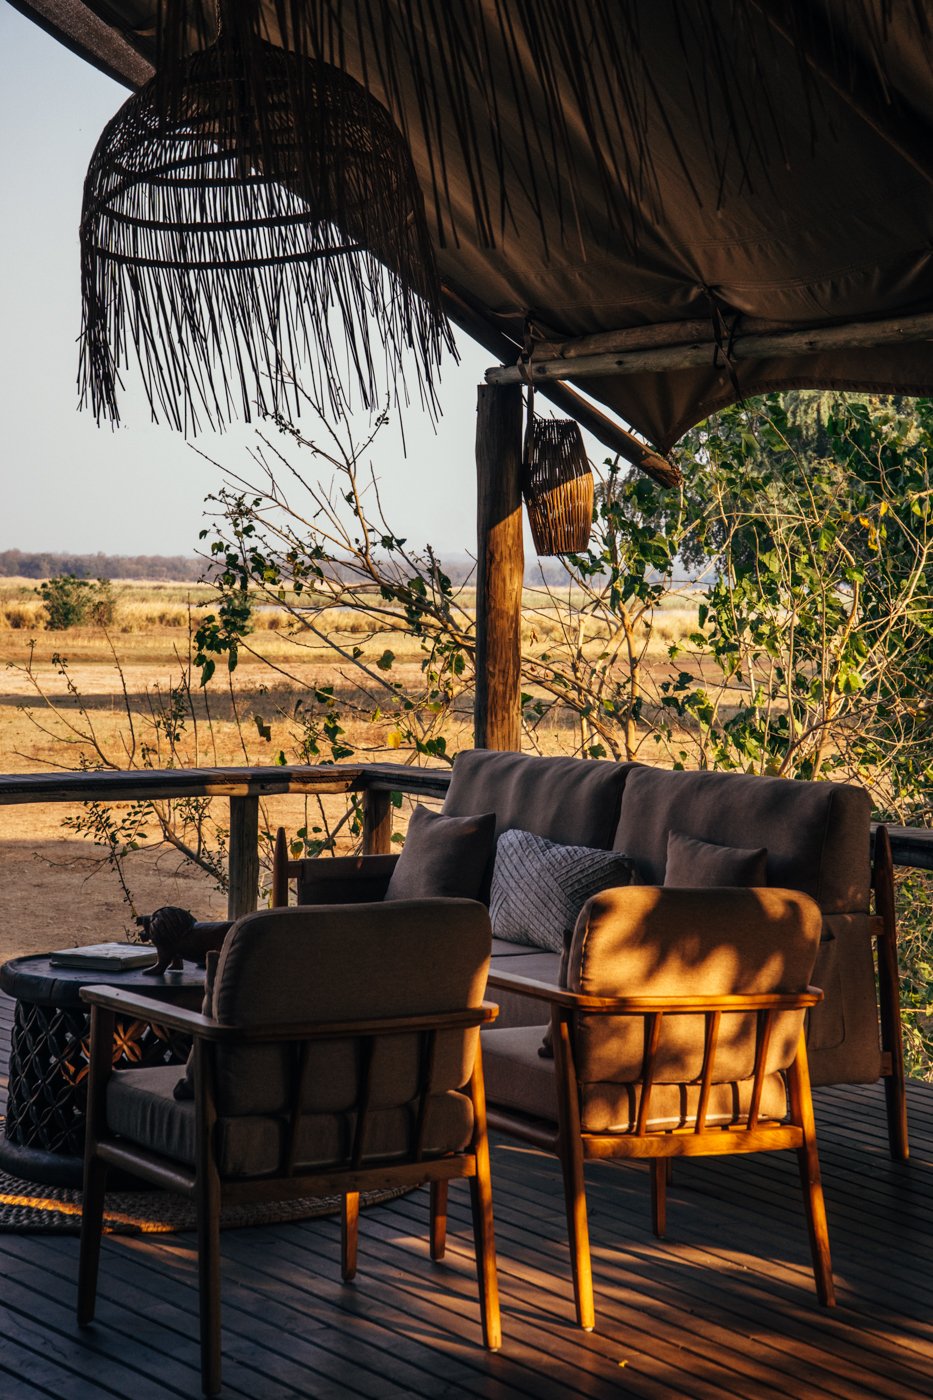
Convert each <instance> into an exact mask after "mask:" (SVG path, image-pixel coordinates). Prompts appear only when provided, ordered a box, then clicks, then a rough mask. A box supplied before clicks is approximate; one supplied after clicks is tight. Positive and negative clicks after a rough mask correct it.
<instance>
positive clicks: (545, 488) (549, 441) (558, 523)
mask: <svg viewBox="0 0 933 1400" xmlns="http://www.w3.org/2000/svg"><path fill="white" fill-rule="evenodd" d="M522 474H523V479H522V494H523V496H524V497H525V505H526V506H527V507H528V520H529V523H530V525H531V535H532V539H533V540H534V545H535V551H536V552H537V553H538V554H539V555H547V554H580V553H582V551H583V550H585V549H586V547H587V545H588V544H589V541H590V531H591V529H592V526H593V495H594V488H593V473H592V471H591V469H590V464H589V462H588V461H587V456H586V450H585V448H584V446H583V434H582V433H581V432H580V426H579V424H578V423H575V422H574V421H573V419H572V418H536V417H535V416H534V413H533V412H531V413H530V414H529V420H528V427H527V430H526V433H525V456H524V463H523V468H522Z"/></svg>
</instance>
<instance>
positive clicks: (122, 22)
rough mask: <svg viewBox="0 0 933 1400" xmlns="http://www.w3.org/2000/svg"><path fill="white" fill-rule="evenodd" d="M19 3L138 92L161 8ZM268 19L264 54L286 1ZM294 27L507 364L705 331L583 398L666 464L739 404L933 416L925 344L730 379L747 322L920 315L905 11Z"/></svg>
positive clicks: (365, 18)
mask: <svg viewBox="0 0 933 1400" xmlns="http://www.w3.org/2000/svg"><path fill="white" fill-rule="evenodd" d="M14 3H16V4H17V5H18V6H19V8H21V9H23V10H24V11H25V12H26V13H28V14H30V15H32V16H33V17H34V18H35V19H36V20H37V21H38V22H39V23H42V24H44V25H45V27H46V28H49V29H50V30H51V31H52V32H53V33H55V34H56V35H57V36H58V37H60V38H62V39H63V40H64V41H65V42H67V43H69V44H70V45H71V46H72V47H74V48H76V49H77V50H78V51H79V52H80V53H82V54H83V55H84V56H85V57H87V58H88V59H89V60H90V61H92V62H95V63H97V64H98V65H99V66H101V67H102V68H104V69H105V70H106V71H108V72H110V73H112V74H113V75H115V76H118V77H120V78H121V79H122V80H123V81H125V82H126V83H127V84H128V85H129V86H138V85H139V84H141V83H142V82H143V81H145V80H146V78H147V77H148V76H149V74H150V73H151V71H152V65H153V63H154V62H155V61H156V39H155V18H156V10H157V0H14ZM265 4H266V9H267V11H268V14H269V22H270V25H271V29H272V35H273V37H276V35H277V33H278V30H277V23H278V21H279V20H280V19H281V18H282V17H283V16H287V15H288V14H290V13H291V12H292V8H293V5H292V0H265ZM295 8H296V9H297V10H298V11H300V12H301V16H302V20H303V22H304V23H306V24H307V25H308V26H309V27H310V31H313V33H314V36H315V42H316V43H319V44H320V49H321V54H322V56H324V57H327V58H329V59H339V62H340V64H341V66H342V67H345V68H346V69H347V70H348V71H349V72H350V73H351V74H353V75H354V76H355V77H357V78H359V79H360V80H361V81H365V82H366V83H367V85H368V86H369V87H370V89H371V90H372V91H373V92H374V93H375V95H376V96H378V97H379V98H380V99H381V100H382V101H384V102H385V104H386V105H387V106H388V107H389V109H390V111H391V112H392V113H393V116H394V117H395V118H396V120H397V121H398V122H399V124H400V125H401V126H402V128H403V130H405V132H406V135H407V136H408V139H409V141H410V144H411V146H412V150H413V153H414V157H415V162H416V166H417V169H418V173H419V176H420V178H421V180H422V184H423V187H424V190H425V196H426V203H427V207H428V212H429V215H430V216H431V217H432V218H433V221H434V223H433V228H434V231H435V234H436V240H437V245H438V260H439V265H440V270H441V275H442V277H443V279H444V281H445V284H446V285H447V286H448V287H449V289H450V292H451V296H452V298H453V299H454V300H453V302H452V305H453V306H454V308H455V310H456V309H457V308H459V312H460V314H461V319H463V317H464V316H465V317H466V319H467V320H468V321H469V323H470V326H471V328H472V329H473V330H474V332H475V331H476V330H477V328H479V331H480V337H479V338H484V337H483V332H484V331H488V335H486V336H485V339H486V341H487V344H488V345H490V346H493V345H496V346H498V347H501V348H502V355H503V358H506V359H508V358H512V357H515V356H517V354H518V351H519V348H520V346H521V345H522V343H523V338H524V337H525V335H526V331H527V330H528V328H529V327H530V328H531V329H532V331H533V332H534V334H536V335H538V336H541V337H544V338H546V339H548V340H554V341H563V340H566V339H567V338H573V337H578V336H584V335H591V334H593V333H598V332H605V331H615V330H619V329H624V328H633V327H657V326H667V327H669V326H670V325H671V324H672V323H679V322H684V321H688V320H690V321H695V320H700V321H702V322H704V323H705V324H709V326H710V327H711V328H712V329H711V334H710V340H711V343H710V353H709V357H708V362H706V363H704V364H701V365H699V366H693V367H691V368H688V369H667V370H664V371H660V372H651V373H648V372H643V373H635V374H627V375H610V376H607V377H603V378H600V379H594V380H592V381H588V382H586V383H583V384H582V385H581V386H580V387H582V388H584V389H585V390H586V392H587V393H588V394H589V395H591V396H592V397H593V398H595V399H596V400H597V401H598V402H599V403H601V404H603V405H604V406H605V407H606V408H608V409H609V410H611V411H612V412H614V413H616V414H619V415H620V416H621V417H622V418H624V419H625V420H626V421H627V422H628V423H630V424H631V425H632V426H633V427H635V428H636V429H637V430H638V431H639V432H641V433H642V434H643V435H644V436H645V437H646V438H647V439H648V440H649V441H650V442H652V443H653V444H654V445H655V446H656V447H658V448H659V449H661V450H662V451H663V450H665V449H666V448H667V447H669V446H670V445H671V444H672V443H673V442H674V441H676V439H677V438H678V437H679V436H680V434H681V433H683V432H684V431H685V430H686V428H687V427H689V426H690V425H691V424H692V423H694V422H696V421H698V420H699V419H701V418H703V417H705V416H706V415H707V414H708V413H710V412H711V411H712V410H713V409H715V408H716V407H719V406H722V405H724V404H726V403H728V402H730V401H732V400H734V399H735V398H736V397H737V396H738V395H739V394H753V393H759V392H762V391H764V390H767V389H772V388H787V387H823V388H832V387H838V388H852V389H867V390H874V391H877V392H885V391H897V392H904V393H910V394H927V393H931V392H933V342H931V340H930V339H929V338H927V339H921V340H911V341H909V342H907V343H904V344H895V345H893V346H892V345H885V346H884V347H882V348H877V347H874V348H873V347H867V348H858V349H855V348H842V349H836V350H833V351H831V352H824V353H820V354H806V355H802V354H799V353H795V354H785V355H780V354H777V355H774V356H772V357H769V358H766V359H759V360H743V361H741V363H738V362H736V363H730V362H729V355H728V350H729V343H730V338H731V337H732V336H733V335H734V334H735V333H736V332H737V331H738V332H739V333H741V331H742V327H743V324H744V318H755V319H756V320H763V321H765V322H776V323H779V324H780V325H781V326H785V327H792V328H799V329H807V328H811V327H815V326H825V325H827V324H835V323H845V322H851V321H861V320H864V319H869V320H871V319H875V318H891V317H898V318H900V317H904V318H907V317H911V316H915V315H917V314H918V313H921V312H925V311H931V310H933V154H931V152H933V140H931V137H933V131H931V128H933V81H931V77H933V29H931V24H933V20H931V19H930V18H928V15H929V11H928V7H927V6H926V5H925V4H923V3H921V0H901V2H900V3H898V4H891V3H890V0H807V3H803V0H719V2H718V3H716V4H709V3H708V0H631V3H619V0H505V3H503V0H353V3H349V0H347V3H340V0H301V3H298V4H297V5H296V6H295ZM737 318H739V319H737ZM503 336H504V337H507V338H508V342H510V343H509V344H505V345H503V342H502V340H501V337H503ZM716 342H718V348H717V344H716ZM571 382H572V381H571Z"/></svg>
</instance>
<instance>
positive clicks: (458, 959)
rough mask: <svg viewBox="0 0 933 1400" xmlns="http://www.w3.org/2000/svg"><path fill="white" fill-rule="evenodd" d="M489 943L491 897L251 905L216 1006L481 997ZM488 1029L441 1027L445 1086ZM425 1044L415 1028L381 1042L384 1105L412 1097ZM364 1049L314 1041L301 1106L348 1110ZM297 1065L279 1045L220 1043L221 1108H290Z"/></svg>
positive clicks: (225, 1011)
mask: <svg viewBox="0 0 933 1400" xmlns="http://www.w3.org/2000/svg"><path fill="white" fill-rule="evenodd" d="M490 943H491V935H490V928H489V915H488V913H487V911H486V909H485V908H484V907H483V906H482V905H481V904H479V903H475V902H473V901H472V900H465V899H435V900H398V901H396V902H394V903H392V904H383V903H378V904H355V905H350V906H344V907H339V906H329V905H312V906H309V907H307V908H293V909H275V910H266V911H263V912H262V913H258V914H249V915H247V916H246V918H244V919H241V920H240V921H239V923H238V924H236V925H235V926H234V927H233V929H231V931H230V933H229V934H228V936H227V940H226V942H225V944H224V948H223V951H222V953H221V956H220V963H219V966H218V970H217V979H216V984H215V988H214V1008H213V1009H214V1016H215V1017H216V1019H217V1020H218V1021H219V1022H220V1023H221V1024H224V1025H235V1026H245V1027H249V1026H257V1025H276V1024H277V1025H297V1024H300V1023H302V1022H317V1021H322V1022H323V1021H356V1020H360V1019H362V1020H366V1019H368V1018H384V1017H386V1016H417V1015H420V1014H428V1013H431V1012H435V1013H436V1012H444V1011H458V1010H462V1009H463V1008H465V1007H476V1006H479V1005H480V1004H481V1003H482V1000H483V993H484V991H485V986H486V974H487V971H488V967H489V948H490ZM348 969H352V976H348V971H347V970H348ZM478 1034H479V1032H478V1031H467V1032H454V1031H445V1032H443V1033H442V1034H441V1035H440V1036H439V1037H438V1044H437V1051H436V1055H435V1063H434V1077H433V1083H434V1087H435V1089H436V1090H437V1091H438V1092H444V1091H446V1090H451V1089H460V1088H462V1087H463V1085H464V1084H466V1082H467V1080H468V1079H469V1076H470V1073H471V1070H472V1065H473V1056H474V1054H475V1047H476V1043H477V1037H478ZM420 1054H421V1042H420V1037H419V1036H418V1035H417V1034H415V1033H412V1034H411V1035H407V1034H406V1035H400V1036H395V1037H392V1038H391V1040H388V1039H386V1040H383V1041H380V1042H379V1044H378V1045H377V1048H376V1054H375V1058H374V1061H373V1077H372V1084H371V1096H370V1103H371V1106H372V1108H373V1109H374V1110H377V1109H382V1108H399V1107H401V1106H402V1105H403V1104H406V1103H408V1102H409V1100H410V1097H411V1094H412V1092H413V1090H414V1085H415V1084H416V1082H417V1077H418V1069H419V1065H420ZM359 1058H360V1057H359V1054H358V1046H357V1045H356V1044H355V1043H354V1042H353V1041H352V1040H347V1041H340V1042H334V1041H330V1042H326V1043H321V1044H317V1045H314V1046H312V1048H311V1051H310V1061H309V1072H308V1076H307V1085H306V1094H305V1098H304V1100H303V1102H302V1109H303V1111H304V1112H306V1113H309V1114H315V1113H340V1112H348V1111H349V1110H350V1108H351V1107H352V1105H353V1104H354V1102H355V1100H356V1094H357V1090H358V1080H359ZM291 1076H292V1062H291V1059H290V1057H289V1055H288V1053H287V1052H286V1050H285V1049H283V1048H282V1047H280V1046H275V1045H243V1046H235V1047H229V1048H228V1047H222V1048H219V1049H218V1055H217V1095H218V1108H219V1112H220V1114H221V1116H222V1117H238V1116H241V1115H245V1114H258V1115H275V1114H278V1113H282V1112H284V1111H285V1108H286V1106H287V1104H288V1102H289V1100H290V1093H291V1083H292V1078H291Z"/></svg>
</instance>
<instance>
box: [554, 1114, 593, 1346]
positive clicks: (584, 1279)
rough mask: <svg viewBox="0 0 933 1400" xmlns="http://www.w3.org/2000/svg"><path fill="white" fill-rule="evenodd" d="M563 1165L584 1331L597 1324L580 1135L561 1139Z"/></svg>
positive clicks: (576, 1299) (576, 1292)
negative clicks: (568, 1139) (570, 1138)
mask: <svg viewBox="0 0 933 1400" xmlns="http://www.w3.org/2000/svg"><path fill="white" fill-rule="evenodd" d="M559 1151H560V1166H561V1171H562V1173H563V1178H564V1207H565V1210H566V1212H567V1235H568V1237H569V1242H570V1266H571V1270H572V1273H573V1296H574V1302H575V1304H576V1310H577V1322H578V1323H579V1325H580V1326H581V1327H582V1328H583V1330H584V1332H592V1330H593V1328H594V1327H595V1326H596V1306H595V1303H594V1301H593V1269H592V1265H591V1263H590V1231H589V1224H588V1222H587V1218H586V1182H585V1180H584V1176H583V1147H582V1144H581V1142H580V1139H579V1137H576V1138H574V1139H572V1140H571V1141H569V1142H568V1141H567V1139H566V1138H563V1137H562V1139H561V1142H560V1148H559Z"/></svg>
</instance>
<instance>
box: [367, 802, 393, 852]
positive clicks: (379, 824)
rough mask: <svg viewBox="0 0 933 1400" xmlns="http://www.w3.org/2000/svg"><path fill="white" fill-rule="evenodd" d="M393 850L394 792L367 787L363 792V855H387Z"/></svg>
mask: <svg viewBox="0 0 933 1400" xmlns="http://www.w3.org/2000/svg"><path fill="white" fill-rule="evenodd" d="M391 850H392V794H391V792H385V791H382V790H380V789H375V788H367V789H366V791H365V792H364V793H363V855H364V856H386V855H388V854H389V852H390V851H391Z"/></svg>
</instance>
